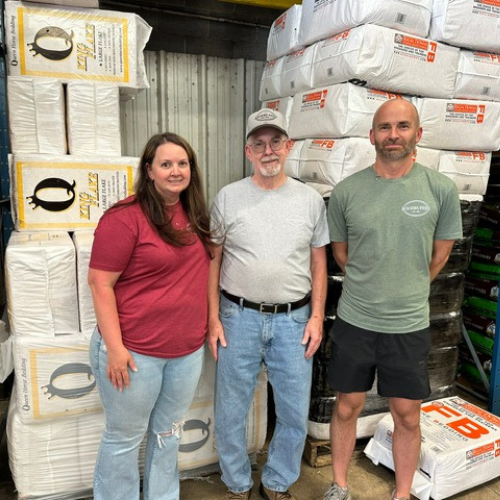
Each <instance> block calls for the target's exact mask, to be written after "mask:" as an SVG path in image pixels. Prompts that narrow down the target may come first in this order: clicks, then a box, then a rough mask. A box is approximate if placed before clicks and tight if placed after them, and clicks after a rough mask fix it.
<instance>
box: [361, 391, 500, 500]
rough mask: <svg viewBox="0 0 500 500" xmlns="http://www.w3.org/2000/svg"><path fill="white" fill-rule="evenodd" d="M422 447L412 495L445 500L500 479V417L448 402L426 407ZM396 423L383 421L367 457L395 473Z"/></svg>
mask: <svg viewBox="0 0 500 500" xmlns="http://www.w3.org/2000/svg"><path fill="white" fill-rule="evenodd" d="M420 426H421V430H422V448H421V451H420V459H419V463H418V466H417V471H416V473H415V477H414V479H413V484H412V488H411V493H412V494H413V495H415V496H416V497H417V498H419V499H420V500H429V499H430V498H431V497H432V498H433V499H434V500H442V499H444V498H448V497H450V496H452V495H455V494H457V493H460V492H461V491H464V490H467V489H469V488H473V487H474V486H478V485H480V484H484V483H485V482H486V481H488V480H490V479H494V478H496V477H498V476H499V475H500V467H498V456H499V453H500V452H499V450H500V445H499V443H500V418H499V417H497V416H495V415H493V414H491V413H489V412H487V411H486V410H483V409H481V408H479V407H477V406H475V405H473V404H471V403H468V402H467V401H465V400H463V399H460V398H457V397H451V398H444V399H439V400H436V401H432V402H429V403H424V404H423V405H422V408H421V412H420ZM393 433H394V422H393V420H392V417H391V416H387V417H384V418H383V419H382V420H381V421H380V422H379V423H378V425H377V429H376V432H375V435H374V437H373V438H372V439H371V440H370V442H369V443H368V445H367V447H366V448H365V454H366V455H367V456H368V457H369V458H370V459H371V460H372V461H373V463H374V464H375V465H378V464H382V465H385V466H386V467H388V468H389V469H392V470H394V461H393V457H392V451H391V450H392V436H393Z"/></svg>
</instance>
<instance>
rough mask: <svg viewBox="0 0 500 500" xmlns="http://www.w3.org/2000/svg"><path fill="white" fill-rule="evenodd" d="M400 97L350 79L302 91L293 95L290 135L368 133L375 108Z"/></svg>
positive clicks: (302, 136) (330, 136) (353, 134)
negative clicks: (345, 81)
mask: <svg viewBox="0 0 500 500" xmlns="http://www.w3.org/2000/svg"><path fill="white" fill-rule="evenodd" d="M401 97H402V96H401V95H398V94H391V93H388V92H382V91H380V90H373V89H369V88H366V87H360V86H358V85H353V84H351V83H344V84H339V85H330V86H328V87H320V88H316V89H314V90H312V91H310V92H302V93H300V94H297V95H295V96H294V98H293V104H292V110H291V113H290V127H289V132H290V137H292V138H293V139H304V138H306V137H315V138H318V137H328V138H335V137H347V136H349V137H369V136H370V129H371V126H372V120H373V114H374V113H375V111H376V110H377V108H378V107H379V106H380V105H381V104H383V103H384V102H385V101H388V100H389V99H395V98H401ZM407 100H410V101H413V99H411V98H407Z"/></svg>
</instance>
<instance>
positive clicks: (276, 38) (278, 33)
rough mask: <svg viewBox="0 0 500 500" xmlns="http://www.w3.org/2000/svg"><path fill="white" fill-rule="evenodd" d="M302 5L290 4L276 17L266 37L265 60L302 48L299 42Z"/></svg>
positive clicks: (271, 59)
mask: <svg viewBox="0 0 500 500" xmlns="http://www.w3.org/2000/svg"><path fill="white" fill-rule="evenodd" d="M301 16H302V5H292V6H291V7H290V8H289V9H288V10H287V11H285V12H283V14H281V16H279V17H278V19H276V20H275V21H274V22H273V24H272V26H271V30H270V31H269V38H268V39H267V60H268V61H273V60H274V59H278V57H281V56H285V55H287V54H290V53H292V52H295V51H296V50H299V49H300V48H302V47H301V46H300V44H299V27H300V18H301Z"/></svg>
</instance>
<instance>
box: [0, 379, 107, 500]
mask: <svg viewBox="0 0 500 500" xmlns="http://www.w3.org/2000/svg"><path fill="white" fill-rule="evenodd" d="M16 386H17V382H16V384H15V385H14V391H13V395H12V397H11V400H10V404H9V411H8V415H7V446H8V451H9V465H10V470H11V472H12V478H13V480H14V484H15V486H16V490H17V493H18V495H19V499H20V500H28V499H29V500H31V499H40V500H41V499H54V500H56V499H57V500H70V499H74V498H86V497H92V485H93V476H94V467H95V462H96V457H97V451H98V448H99V443H100V441H101V435H102V431H103V428H104V415H103V413H91V414H88V415H80V416H68V417H66V418H61V419H57V420H49V421H45V422H40V423H36V424H25V423H23V421H22V420H21V411H20V409H19V408H18V404H17V401H16V400H17V397H16V395H15V393H16V390H17V387H16Z"/></svg>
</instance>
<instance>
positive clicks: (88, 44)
mask: <svg viewBox="0 0 500 500" xmlns="http://www.w3.org/2000/svg"><path fill="white" fill-rule="evenodd" d="M5 25H6V26H9V29H8V32H7V31H6V45H7V71H8V74H9V75H18V76H36V77H49V78H59V79H60V80H62V81H63V82H69V81H72V80H90V81H95V82H100V83H108V84H110V83H112V84H115V85H117V86H121V87H132V88H139V89H140V88H148V87H149V84H148V81H147V77H146V71H145V66H144V58H143V50H144V47H145V45H146V42H147V41H148V39H149V35H150V34H151V27H150V26H149V25H148V24H147V23H146V22H145V21H144V20H143V19H141V18H140V17H139V16H138V15H136V14H131V13H124V12H114V11H106V10H93V9H82V8H72V7H60V8H54V7H53V6H44V5H41V4H23V3H21V2H17V1H12V0H11V1H9V2H5Z"/></svg>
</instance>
